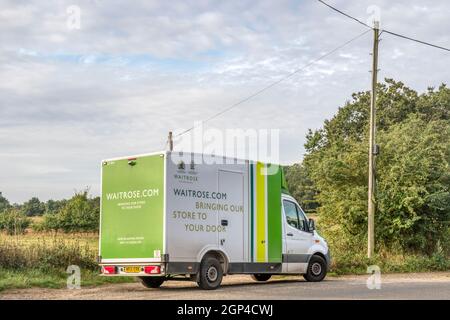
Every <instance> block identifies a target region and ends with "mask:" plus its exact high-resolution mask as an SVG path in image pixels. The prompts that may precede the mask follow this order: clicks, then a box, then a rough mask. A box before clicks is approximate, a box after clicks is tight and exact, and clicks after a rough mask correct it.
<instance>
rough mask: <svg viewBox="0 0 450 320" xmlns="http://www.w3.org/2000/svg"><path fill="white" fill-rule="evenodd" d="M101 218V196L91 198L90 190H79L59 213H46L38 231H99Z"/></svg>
mask: <svg viewBox="0 0 450 320" xmlns="http://www.w3.org/2000/svg"><path fill="white" fill-rule="evenodd" d="M99 219H100V201H99V198H98V197H97V198H89V197H88V192H87V191H83V192H78V193H75V195H74V196H73V197H72V198H71V199H70V200H68V201H67V202H66V203H65V204H64V206H63V207H62V208H61V209H60V210H59V212H58V213H56V214H55V213H46V214H44V220H43V222H42V224H40V225H37V226H35V228H34V229H35V230H36V231H41V230H47V231H63V232H91V231H98V228H99Z"/></svg>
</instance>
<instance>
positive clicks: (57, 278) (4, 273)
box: [0, 268, 136, 291]
mask: <svg viewBox="0 0 450 320" xmlns="http://www.w3.org/2000/svg"><path fill="white" fill-rule="evenodd" d="M68 276H69V275H68V274H67V273H65V272H63V271H56V270H53V271H51V272H49V271H48V270H41V269H27V270H11V269H4V268H0V291H2V290H6V289H24V288H31V287H38V288H53V289H60V288H65V287H66V286H67V277H68ZM135 281H136V279H135V278H134V277H101V276H99V274H98V273H97V272H94V271H91V270H86V271H81V287H90V286H98V285H102V284H108V283H129V282H135Z"/></svg>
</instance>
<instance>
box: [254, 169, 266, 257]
mask: <svg viewBox="0 0 450 320" xmlns="http://www.w3.org/2000/svg"><path fill="white" fill-rule="evenodd" d="M263 167H264V164H263V163H261V162H257V163H256V262H265V261H266V245H267V243H266V185H265V182H266V181H265V180H266V178H265V176H264V175H263V174H262V168H263Z"/></svg>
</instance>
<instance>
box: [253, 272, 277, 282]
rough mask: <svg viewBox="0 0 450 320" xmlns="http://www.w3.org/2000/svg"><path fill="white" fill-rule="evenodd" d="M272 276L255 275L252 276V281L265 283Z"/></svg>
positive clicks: (264, 274) (265, 274)
mask: <svg viewBox="0 0 450 320" xmlns="http://www.w3.org/2000/svg"><path fill="white" fill-rule="evenodd" d="M271 276H272V275H271V274H267V273H255V274H252V279H253V280H255V281H267V280H269V279H270V277H271Z"/></svg>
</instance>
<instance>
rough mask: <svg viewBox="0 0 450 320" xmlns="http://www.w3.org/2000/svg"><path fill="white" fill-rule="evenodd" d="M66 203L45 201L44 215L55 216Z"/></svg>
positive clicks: (62, 201)
mask: <svg viewBox="0 0 450 320" xmlns="http://www.w3.org/2000/svg"><path fill="white" fill-rule="evenodd" d="M66 203H67V200H66V199H63V200H52V199H50V200H47V202H46V203H45V213H46V214H56V213H58V212H59V211H60V210H61V209H62V208H63V207H64V206H65V205H66Z"/></svg>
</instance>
